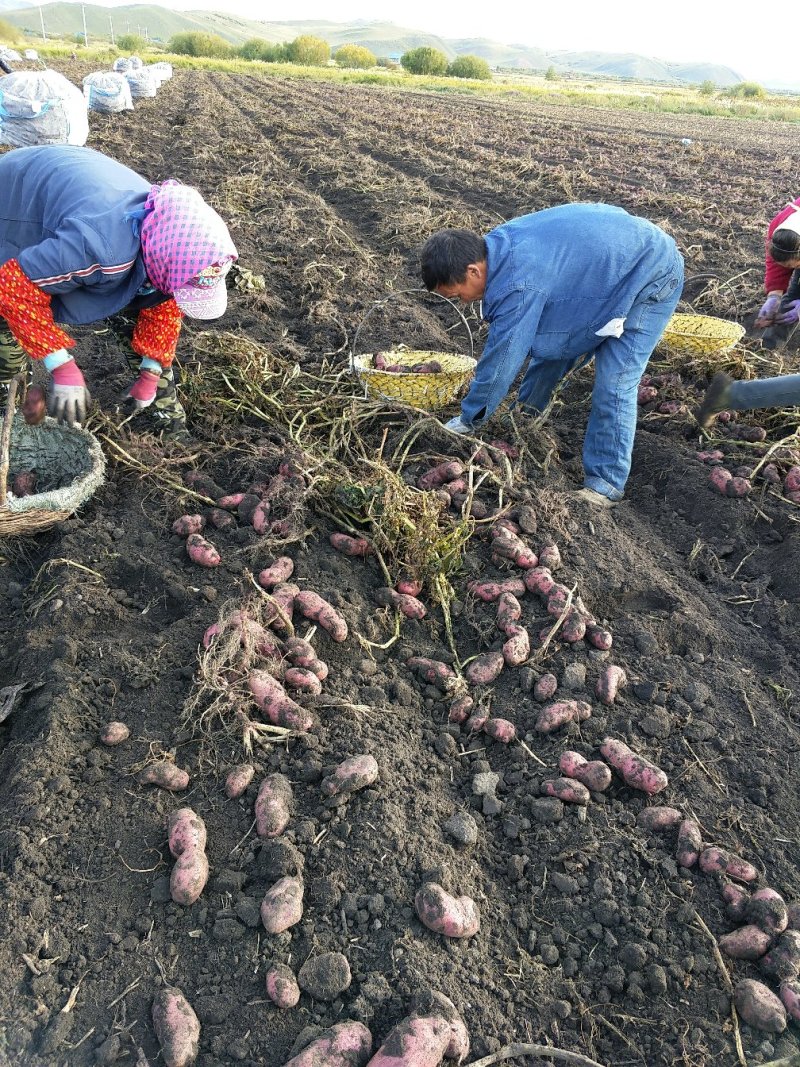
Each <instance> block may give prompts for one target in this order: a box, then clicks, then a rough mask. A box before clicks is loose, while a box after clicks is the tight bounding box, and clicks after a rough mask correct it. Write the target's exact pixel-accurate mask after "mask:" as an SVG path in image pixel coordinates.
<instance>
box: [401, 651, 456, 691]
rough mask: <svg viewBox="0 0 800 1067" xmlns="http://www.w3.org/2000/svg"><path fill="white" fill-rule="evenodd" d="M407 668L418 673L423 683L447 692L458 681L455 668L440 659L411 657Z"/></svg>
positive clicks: (407, 662) (407, 661)
mask: <svg viewBox="0 0 800 1067" xmlns="http://www.w3.org/2000/svg"><path fill="white" fill-rule="evenodd" d="M406 666H407V667H409V668H410V669H411V670H412V671H416V672H417V674H418V675H419V676H420V678H422V680H423V681H425V682H430V684H431V685H438V686H439V688H440V689H444V690H445V692H447V691H449V690H450V689H451V688H452V687H453V686H454V685H455V683H456V681H457V680H458V679H457V676H456V673H455V671H454V670H453V668H452V667H450V666H449V665H448V664H447V663H442V661H441V660H438V659H426V658H425V657H424V656H411V657H409V659H407V660H406Z"/></svg>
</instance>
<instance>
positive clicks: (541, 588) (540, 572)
mask: <svg viewBox="0 0 800 1067" xmlns="http://www.w3.org/2000/svg"><path fill="white" fill-rule="evenodd" d="M522 580H523V582H524V583H525V588H526V589H527V590H528V592H529V593H536V594H538V596H541V597H549V596H550V593H551V592H552V591H553V589H554V588H555V586H556V585H557V582H556V580H555V578H554V577H553V575H552V574H551V573H550V571H549V570H548V569H547V567H531V569H530V570H527V571H525V574H524V575H523V578H522ZM559 614H560V613H559Z"/></svg>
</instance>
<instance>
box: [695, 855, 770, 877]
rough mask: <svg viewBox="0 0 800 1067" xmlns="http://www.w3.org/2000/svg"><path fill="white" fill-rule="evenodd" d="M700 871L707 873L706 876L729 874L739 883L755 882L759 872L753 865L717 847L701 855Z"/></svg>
mask: <svg viewBox="0 0 800 1067" xmlns="http://www.w3.org/2000/svg"><path fill="white" fill-rule="evenodd" d="M700 870H701V871H705V873H706V874H710V873H715V872H719V873H720V874H727V876H728V877H729V878H734V879H736V881H737V882H755V880H756V879H757V878H758V871H757V870H756V869H755V867H754V866H753V865H752V863H748V862H747V861H746V860H743V859H742V858H741V857H740V856H735V855H734V854H733V853H732V852H727V851H726V850H725V849H724V848H717V847H716V846H714V847H713V848H707V849H704V851H703V852H701V853H700Z"/></svg>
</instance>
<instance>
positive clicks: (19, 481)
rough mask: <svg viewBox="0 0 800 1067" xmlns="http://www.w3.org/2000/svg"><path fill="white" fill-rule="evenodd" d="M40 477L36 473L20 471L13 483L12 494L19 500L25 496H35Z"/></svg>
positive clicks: (11, 486)
mask: <svg viewBox="0 0 800 1067" xmlns="http://www.w3.org/2000/svg"><path fill="white" fill-rule="evenodd" d="M37 481H38V477H37V474H36V471H19V472H18V473H17V474H15V475H14V479H13V481H12V482H11V485H10V487H9V488H10V490H11V493H12V494H13V495H14V496H15V497H16V498H17V499H18V500H19V499H20V498H21V497H24V496H33V495H34V493H35V492H36V484H37Z"/></svg>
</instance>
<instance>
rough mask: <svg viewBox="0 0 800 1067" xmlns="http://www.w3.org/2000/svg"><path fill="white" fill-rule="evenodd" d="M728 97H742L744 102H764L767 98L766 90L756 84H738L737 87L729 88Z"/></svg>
mask: <svg viewBox="0 0 800 1067" xmlns="http://www.w3.org/2000/svg"><path fill="white" fill-rule="evenodd" d="M728 95H729V96H737V97H743V98H744V99H745V100H764V99H766V96H767V90H766V89H765V88H764V86H763V85H759V84H758V82H739V84H738V85H732V86H731V87H730V89H729V90H728Z"/></svg>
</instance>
